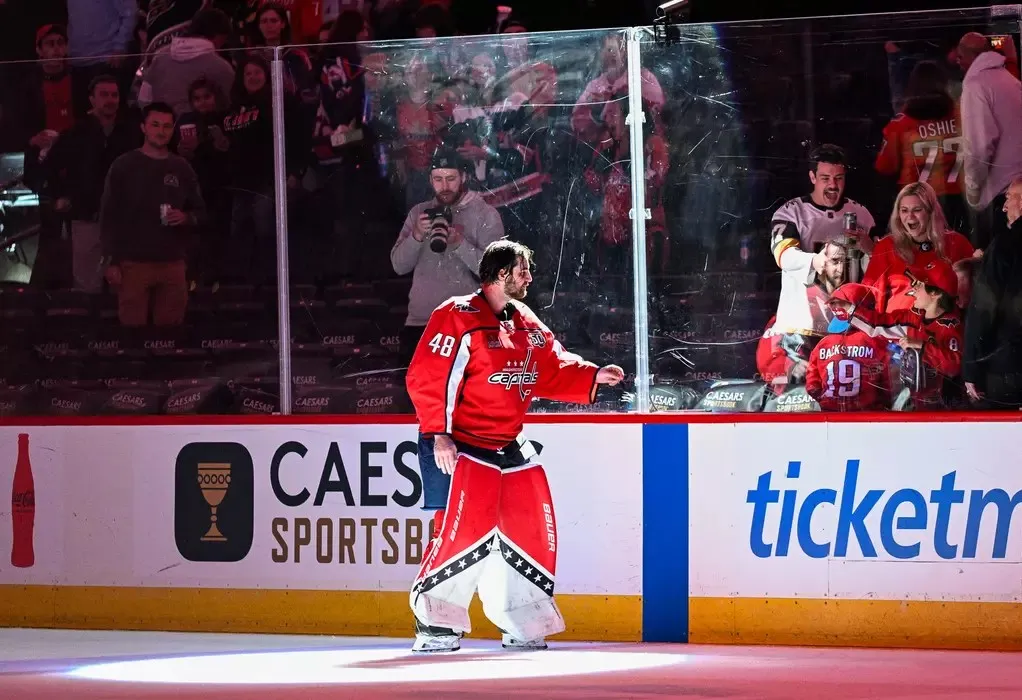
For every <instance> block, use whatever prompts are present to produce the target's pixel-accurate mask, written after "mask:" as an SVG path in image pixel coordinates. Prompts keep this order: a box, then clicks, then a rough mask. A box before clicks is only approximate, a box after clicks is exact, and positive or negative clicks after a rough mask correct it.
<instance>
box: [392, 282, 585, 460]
mask: <svg viewBox="0 0 1022 700" xmlns="http://www.w3.org/2000/svg"><path fill="white" fill-rule="evenodd" d="M597 371H598V367H597V366H596V365H595V364H593V363H592V362H587V361H585V360H583V359H582V358H581V357H579V356H578V355H574V354H572V353H569V352H567V351H565V349H564V348H563V347H562V346H561V344H560V343H559V342H558V341H557V340H556V338H554V335H553V333H551V332H550V330H549V329H548V328H547V327H546V326H545V325H543V323H541V322H540V320H539V319H538V318H536V316H535V314H533V313H532V311H531V310H530V309H529V307H527V306H526V305H525V304H522V303H520V302H517V301H513V302H511V303H509V304H508V305H507V307H505V309H504V310H503V311H502V312H501V313H500V314H499V317H498V315H497V314H494V313H493V310H492V309H491V308H490V306H489V304H488V303H487V301H486V299H485V298H484V297H483V295H482V294H481V293H479V292H476V293H475V294H470V295H467V296H461V297H452V298H450V299H448V300H447V301H446V302H444V303H443V304H441V305H440V306H438V307H437V308H436V310H434V311H433V314H432V315H431V316H430V319H429V322H428V323H427V324H426V331H425V333H423V335H422V339H421V340H420V341H419V344H418V346H416V348H415V354H414V355H413V357H412V361H411V364H410V365H409V367H408V375H407V377H406V380H405V381H406V385H407V387H408V393H409V394H410V396H411V399H412V403H413V404H414V406H415V414H416V416H417V418H418V420H419V430H420V432H422V433H423V434H424V435H435V434H438V433H445V434H448V435H451V436H452V437H453V438H454V439H455V440H460V441H462V442H465V443H468V444H470V445H474V446H476V447H481V448H484V449H500V448H502V447H504V446H506V445H507V444H508V443H510V442H511V441H512V440H514V439H515V438H517V437H518V435H519V434H520V433H521V431H522V425H523V423H524V421H525V414H526V412H527V411H528V410H529V405H530V404H531V403H532V400H533V399H534V398H537V397H541V398H546V399H552V400H555V401H568V402H572V403H592V402H593V400H594V399H595V397H596V373H597Z"/></svg>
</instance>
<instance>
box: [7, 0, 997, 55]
mask: <svg viewBox="0 0 1022 700" xmlns="http://www.w3.org/2000/svg"><path fill="white" fill-rule="evenodd" d="M500 2H502V3H503V2H507V0H500ZM497 4H498V1H497V0H453V5H452V7H453V11H454V14H455V16H456V17H457V18H458V22H459V24H460V25H461V26H462V27H463V31H464V33H470V34H474V33H484V32H486V31H487V30H488V28H489V25H490V24H491V23H492V21H493V18H494V15H495V9H494V8H495V7H496V6H497ZM509 4H510V5H511V6H512V7H513V8H514V12H515V16H516V17H517V18H520V19H521V20H522V21H524V22H525V23H526V25H527V26H528V28H529V29H530V30H533V31H554V30H567V29H596V28H601V27H624V26H633V25H643V24H650V23H652V21H653V18H654V17H655V16H656V8H657V6H658V5H659V4H660V2H659V0H641V1H639V2H621V0H556V2H550V0H511V2H510V3H509ZM990 4H991V3H989V2H975V1H970V0H957V1H956V0H926V2H922V1H921V0H856V2H855V3H820V2H818V1H814V2H810V1H809V0H785V2H782V3H756V4H755V5H752V3H746V2H740V1H738V0H692V9H691V20H690V21H692V22H731V21H736V20H752V19H779V18H784V17H818V16H835V15H845V14H869V13H874V12H910V11H933V10H941V9H955V8H960V7H986V6H988V5H990ZM750 5H752V6H751V7H750ZM66 8H67V0H0V60H17V59H32V58H35V52H34V50H33V45H34V34H35V29H36V28H37V27H39V26H40V25H41V24H43V23H45V22H61V21H66V17H67V9H66Z"/></svg>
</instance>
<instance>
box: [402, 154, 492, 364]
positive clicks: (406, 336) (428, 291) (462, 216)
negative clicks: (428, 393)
mask: <svg viewBox="0 0 1022 700" xmlns="http://www.w3.org/2000/svg"><path fill="white" fill-rule="evenodd" d="M466 180H467V177H466V174H465V164H464V162H463V161H462V158H461V156H460V155H459V154H458V152H457V151H455V150H450V149H445V148H441V149H439V150H438V151H437V152H436V153H435V154H434V155H433V162H432V167H431V169H430V183H431V184H432V186H433V192H434V197H433V199H431V200H429V201H428V202H423V203H421V204H416V205H415V206H414V207H412V210H411V211H410V212H408V217H407V218H406V219H405V223H404V226H402V227H401V234H400V235H399V236H398V239H397V243H395V244H394V248H393V249H392V250H391V251H390V262H391V265H393V267H394V272H396V273H397V274H399V275H407V274H408V273H409V272H412V273H413V276H412V289H411V292H409V294H408V317H407V319H406V320H405V327H404V328H403V329H402V331H401V361H402V363H404V364H407V363H408V362H410V361H411V358H412V355H413V354H414V353H415V346H416V345H417V344H418V342H419V338H421V337H422V333H423V331H424V330H425V328H426V322H427V321H429V317H430V314H432V313H433V309H435V308H436V307H438V306H439V305H440V304H442V303H443V302H444V301H446V300H447V299H449V298H451V297H452V296H460V295H463V294H470V293H472V292H473V291H474V290H475V289H476V288H477V287H478V286H479V277H478V274H477V272H476V271H477V270H478V269H479V262H480V260H482V257H483V250H485V248H486V246H488V245H489V244H490V243H492V242H493V241H497V240H500V239H501V238H503V237H504V224H503V222H502V221H501V219H500V214H499V213H498V212H497V210H496V209H494V208H493V207H492V206H490V205H489V204H487V203H486V202H485V201H483V198H482V197H481V196H480V195H479V194H478V193H477V192H473V191H470V190H468V189H467V188H466Z"/></svg>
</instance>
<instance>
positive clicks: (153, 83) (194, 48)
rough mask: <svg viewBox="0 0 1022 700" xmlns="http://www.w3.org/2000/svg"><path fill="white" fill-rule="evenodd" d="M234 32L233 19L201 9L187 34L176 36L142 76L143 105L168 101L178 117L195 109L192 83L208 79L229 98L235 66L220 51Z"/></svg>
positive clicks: (160, 50) (213, 10)
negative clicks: (189, 95) (191, 99)
mask: <svg viewBox="0 0 1022 700" xmlns="http://www.w3.org/2000/svg"><path fill="white" fill-rule="evenodd" d="M230 34H231V20H230V18H229V17H228V16H227V15H226V14H224V12H223V11H221V10H217V9H207V10H200V11H199V12H198V13H197V14H196V15H195V17H194V18H193V19H192V22H191V26H190V27H189V30H188V34H187V35H186V36H179V37H174V38H173V39H171V42H170V46H169V47H166V48H161V49H159V50H158V51H157V53H156V55H155V56H153V59H152V63H150V64H149V67H148V68H146V69H145V72H144V73H143V75H142V86H141V88H140V89H139V93H138V102H139V105H140V106H142V107H144V106H146V105H148V104H152V103H153V102H166V103H167V104H169V105H170V106H171V107H173V108H174V116H175V117H180V116H181V115H182V114H184V113H186V112H189V111H191V109H192V106H191V102H190V101H189V98H188V93H189V88H191V86H192V83H194V82H195V81H196V80H199V79H200V78H205V79H207V80H209V81H210V82H212V83H213V85H215V86H216V87H218V88H219V89H220V92H221V97H222V98H223V99H224V100H227V99H229V97H230V94H231V86H232V84H233V83H234V68H233V67H232V66H231V64H230V62H229V61H228V60H227V59H225V58H224V57H222V56H220V55H219V54H218V53H217V51H218V50H220V49H221V48H223V46H224V44H225V43H227V40H228V38H229V37H230Z"/></svg>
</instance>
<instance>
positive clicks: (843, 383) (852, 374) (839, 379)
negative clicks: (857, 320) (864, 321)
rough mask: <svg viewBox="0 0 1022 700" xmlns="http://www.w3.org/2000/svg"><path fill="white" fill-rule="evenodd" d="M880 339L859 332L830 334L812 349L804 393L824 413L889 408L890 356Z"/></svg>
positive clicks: (885, 344)
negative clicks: (813, 400)
mask: <svg viewBox="0 0 1022 700" xmlns="http://www.w3.org/2000/svg"><path fill="white" fill-rule="evenodd" d="M888 342H889V341H887V340H886V339H884V338H871V337H870V336H869V335H867V334H866V333H864V332H862V331H860V330H850V331H848V332H846V333H832V334H830V335H828V336H826V337H824V339H823V340H821V341H820V342H819V344H818V345H817V346H816V347H815V348H814V349H813V354H812V355H811V356H810V358H809V367H808V368H807V370H806V392H807V393H808V394H809V395H810V396H812V397H813V398H814V399H816V402H817V403H819V404H820V408H822V409H823V410H824V411H878V410H883V409H885V408H887V407H888V406H889V405H890V369H889V367H890V356H889V354H888V352H887V344H888Z"/></svg>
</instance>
